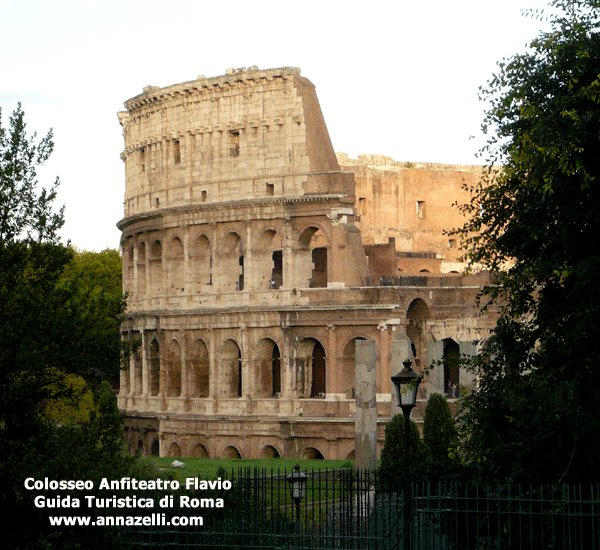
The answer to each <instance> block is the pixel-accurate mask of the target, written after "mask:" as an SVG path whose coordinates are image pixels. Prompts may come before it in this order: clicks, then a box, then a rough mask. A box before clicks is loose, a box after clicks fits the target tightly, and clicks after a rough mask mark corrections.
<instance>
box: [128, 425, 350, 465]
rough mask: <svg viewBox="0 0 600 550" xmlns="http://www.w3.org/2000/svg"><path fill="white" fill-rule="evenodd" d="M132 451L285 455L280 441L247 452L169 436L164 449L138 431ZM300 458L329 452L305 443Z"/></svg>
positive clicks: (175, 454)
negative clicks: (183, 440) (188, 443)
mask: <svg viewBox="0 0 600 550" xmlns="http://www.w3.org/2000/svg"><path fill="white" fill-rule="evenodd" d="M128 440H129V452H131V453H138V454H141V455H150V456H160V455H161V454H162V455H163V456H167V457H174V458H177V457H182V456H189V457H190V458H206V459H209V458H213V459H214V458H226V459H244V458H280V457H282V456H284V451H283V446H282V444H281V442H279V443H273V444H269V443H267V444H262V445H258V447H257V448H256V449H254V448H252V450H251V451H244V450H243V449H242V447H241V446H240V445H238V444H236V443H233V444H227V443H220V444H219V443H216V442H215V443H214V444H213V445H210V444H209V443H192V444H191V445H187V446H184V445H183V443H180V442H179V438H178V437H177V436H170V437H167V438H166V440H163V449H162V450H161V448H160V447H161V445H160V441H159V437H158V435H154V437H151V438H150V439H149V440H146V441H145V440H144V438H143V437H142V436H140V435H139V434H138V432H136V431H132V432H131V433H130V434H129V437H128ZM297 454H298V458H303V459H306V460H324V459H325V458H328V457H326V454H327V452H326V451H325V450H320V449H319V445H318V444H316V445H315V444H314V443H313V444H311V443H308V444H305V445H303V446H301V447H300V449H298V451H297ZM342 458H345V459H347V460H354V458H355V450H354V449H351V450H350V451H344V453H343V456H342Z"/></svg>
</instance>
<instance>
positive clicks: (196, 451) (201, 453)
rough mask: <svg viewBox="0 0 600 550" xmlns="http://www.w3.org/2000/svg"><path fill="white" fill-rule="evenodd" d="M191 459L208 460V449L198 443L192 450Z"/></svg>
mask: <svg viewBox="0 0 600 550" xmlns="http://www.w3.org/2000/svg"><path fill="white" fill-rule="evenodd" d="M192 458H210V456H209V455H208V449H207V448H206V447H205V446H204V445H202V443H198V444H197V445H195V446H194V448H193V449H192Z"/></svg>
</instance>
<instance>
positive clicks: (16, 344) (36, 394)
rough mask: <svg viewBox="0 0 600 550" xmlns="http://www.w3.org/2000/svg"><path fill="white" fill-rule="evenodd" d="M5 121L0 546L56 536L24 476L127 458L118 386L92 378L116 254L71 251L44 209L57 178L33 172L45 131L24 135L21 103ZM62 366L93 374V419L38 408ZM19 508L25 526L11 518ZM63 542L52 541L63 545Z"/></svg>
mask: <svg viewBox="0 0 600 550" xmlns="http://www.w3.org/2000/svg"><path fill="white" fill-rule="evenodd" d="M1 122H2V120H1V118H0V333H1V334H2V345H0V367H1V368H0V500H1V501H2V502H3V503H5V508H6V509H7V511H6V512H5V515H4V517H5V522H6V523H7V524H8V525H11V526H13V527H12V528H11V529H9V530H8V533H5V536H4V538H3V545H4V547H6V548H44V547H50V546H48V542H49V541H50V539H51V538H52V537H50V535H49V532H48V522H47V520H46V519H45V516H44V515H43V514H41V513H40V511H39V510H38V509H36V508H34V507H33V506H32V499H33V496H35V495H33V494H32V492H31V491H26V490H25V489H24V486H23V482H24V480H25V479H26V478H27V477H33V478H35V479H40V478H41V479H43V478H44V477H48V478H49V479H56V480H61V479H98V478H100V477H102V476H107V477H110V476H120V475H125V474H126V472H127V471H129V469H130V468H131V459H130V458H127V457H126V456H125V455H124V454H123V451H122V443H123V436H122V432H121V418H120V414H119V412H118V410H117V408H116V400H115V395H114V393H113V391H112V389H111V388H110V385H108V384H107V383H103V384H101V385H99V378H98V374H103V375H104V374H111V375H113V377H114V376H115V375H116V374H117V373H118V371H119V366H120V360H121V357H120V343H119V332H118V315H119V314H120V313H121V312H122V311H123V307H124V302H123V299H122V295H121V286H120V262H118V254H117V253H116V252H109V251H107V252H103V253H101V254H87V253H85V254H77V253H76V252H75V251H73V250H72V249H71V248H70V247H68V246H65V245H62V244H60V242H59V238H58V235H57V231H58V229H59V228H60V227H61V226H62V225H63V220H64V218H63V211H62V209H60V210H59V211H58V212H53V211H52V203H53V201H54V199H55V198H56V187H57V185H58V180H56V182H54V184H53V185H52V186H51V187H50V188H49V189H48V190H44V189H41V190H38V181H37V177H36V167H37V166H39V165H40V164H42V163H43V162H44V161H45V160H46V159H47V158H48V157H49V156H50V154H51V152H52V147H53V143H52V134H51V132H50V133H49V134H48V135H47V136H46V137H45V138H43V139H42V140H40V141H39V143H36V142H35V139H34V138H35V135H34V136H33V137H32V138H29V137H27V135H26V132H25V123H24V115H23V111H22V110H21V108H20V106H19V107H18V108H17V110H16V111H15V112H14V113H13V115H12V116H11V118H10V125H9V127H8V128H4V127H3V126H2V123H1ZM69 373H75V374H80V375H81V376H83V377H84V378H86V379H87V380H88V381H93V382H94V385H93V386H92V387H93V388H95V393H96V407H95V411H96V412H94V413H93V414H92V417H91V419H90V420H89V422H85V423H82V424H79V425H78V424H76V423H73V424H70V425H68V426H62V427H61V426H60V425H59V424H56V423H55V422H51V421H50V420H49V419H48V418H49V417H48V415H45V414H43V413H44V410H45V409H46V408H47V407H48V406H49V405H50V404H51V403H52V402H53V401H54V400H55V399H56V398H58V397H60V396H61V392H62V391H71V390H69V387H70V386H69V384H59V383H57V382H60V381H61V380H63V379H64V378H65V377H66V375H68V374H69ZM82 395H83V392H82ZM70 397H74V395H73V394H72V392H71V394H70ZM23 518H27V519H28V526H27V529H26V530H23V529H19V528H15V527H14V526H16V525H21V524H22V521H23ZM65 536H66V535H65ZM67 542H70V541H68V540H67V539H66V538H64V537H63V539H62V542H61V543H56V544H53V546H52V547H53V548H67V547H71V546H69V545H67ZM72 547H73V548H76V547H78V546H77V545H76V544H74V545H73V546H72ZM83 547H85V545H84V546H83Z"/></svg>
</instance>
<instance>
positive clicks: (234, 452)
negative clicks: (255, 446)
mask: <svg viewBox="0 0 600 550" xmlns="http://www.w3.org/2000/svg"><path fill="white" fill-rule="evenodd" d="M221 458H229V459H232V458H234V459H235V458H242V455H241V454H240V451H238V449H237V448H236V447H234V446H233V445H229V446H228V447H225V448H224V449H223V452H222V453H221Z"/></svg>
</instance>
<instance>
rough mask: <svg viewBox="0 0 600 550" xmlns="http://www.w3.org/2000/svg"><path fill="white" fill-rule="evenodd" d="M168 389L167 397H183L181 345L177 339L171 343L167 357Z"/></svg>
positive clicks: (166, 391) (166, 377) (166, 390)
mask: <svg viewBox="0 0 600 550" xmlns="http://www.w3.org/2000/svg"><path fill="white" fill-rule="evenodd" d="M165 367H166V368H165V370H166V376H165V382H166V386H167V387H166V389H165V394H166V396H167V397H179V396H180V395H181V345H180V344H179V342H178V341H177V340H176V339H173V340H171V341H170V342H169V345H168V346H167V357H166V365H165Z"/></svg>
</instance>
